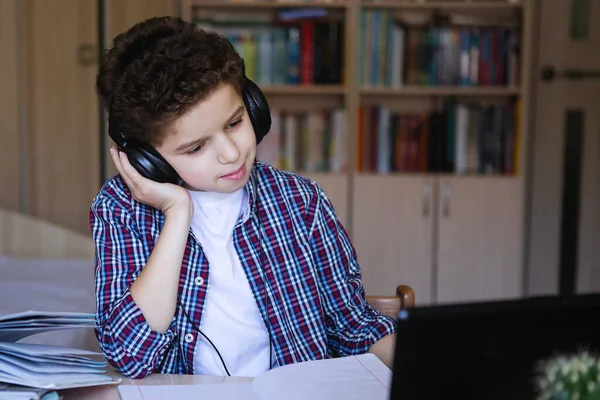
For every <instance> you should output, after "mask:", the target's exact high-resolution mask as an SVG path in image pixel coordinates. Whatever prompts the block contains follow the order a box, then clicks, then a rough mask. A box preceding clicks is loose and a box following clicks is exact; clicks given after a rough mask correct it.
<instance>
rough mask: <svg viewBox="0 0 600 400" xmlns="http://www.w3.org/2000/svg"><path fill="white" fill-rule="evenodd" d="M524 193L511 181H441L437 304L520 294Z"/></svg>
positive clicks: (461, 179)
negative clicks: (522, 194)
mask: <svg viewBox="0 0 600 400" xmlns="http://www.w3.org/2000/svg"><path fill="white" fill-rule="evenodd" d="M521 192H522V183H521V181H520V180H519V179H514V178H510V177H508V178H502V177H451V178H440V180H439V196H438V227H439V228H438V235H437V236H438V240H437V256H436V263H437V268H436V270H437V279H436V280H437V302H439V303H448V302H465V301H478V300H496V299H502V298H514V297H519V296H521V293H522V289H523V287H522V286H523V268H522V254H523V253H522V243H523V238H522V231H523V229H522V221H523V215H522V214H523V211H522V205H523V202H522V200H521V199H522V196H521Z"/></svg>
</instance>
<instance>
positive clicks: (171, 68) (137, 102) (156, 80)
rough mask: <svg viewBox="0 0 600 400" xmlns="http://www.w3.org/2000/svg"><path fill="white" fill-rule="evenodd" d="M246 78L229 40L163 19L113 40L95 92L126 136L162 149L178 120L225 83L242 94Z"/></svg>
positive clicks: (174, 20)
mask: <svg viewBox="0 0 600 400" xmlns="http://www.w3.org/2000/svg"><path fill="white" fill-rule="evenodd" d="M243 78H244V61H243V60H242V58H241V57H240V55H239V54H238V53H237V52H236V51H235V49H234V47H233V46H232V45H231V43H230V42H229V41H228V40H227V39H226V38H225V37H223V36H222V35H219V34H217V33H214V32H210V31H205V30H202V29H199V28H198V27H197V26H196V25H194V24H193V23H189V22H186V21H183V20H182V19H180V18H175V17H161V18H150V19H148V20H145V21H143V22H140V23H138V24H136V25H134V26H133V27H132V28H130V29H129V30H128V31H126V32H125V33H122V34H120V35H118V36H117V37H115V39H114V42H113V46H112V48H110V47H109V48H108V49H106V51H105V53H104V58H103V60H102V64H101V66H100V69H99V72H98V76H97V78H96V89H97V92H98V95H99V97H100V101H101V104H102V106H103V107H104V108H105V109H106V110H107V111H109V112H110V113H111V114H112V115H113V116H114V118H115V120H118V121H119V130H120V131H121V132H122V133H123V134H124V135H125V136H126V137H127V138H132V139H135V140H137V141H140V142H142V143H148V144H151V145H159V144H160V143H161V142H162V140H163V138H164V137H165V134H166V132H167V128H168V126H169V124H171V123H172V122H173V121H174V120H175V119H176V118H177V117H179V116H181V115H183V114H184V113H185V112H186V111H188V110H189V109H190V108H191V107H193V106H194V105H196V104H197V103H198V102H200V101H202V100H203V99H205V98H206V97H207V96H208V95H210V94H211V92H213V91H214V90H215V89H217V88H218V87H220V86H221V85H223V84H231V85H232V86H233V87H234V88H235V90H237V92H238V93H241V90H242V85H243V82H244V81H243Z"/></svg>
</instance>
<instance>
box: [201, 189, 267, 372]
mask: <svg viewBox="0 0 600 400" xmlns="http://www.w3.org/2000/svg"><path fill="white" fill-rule="evenodd" d="M190 195H191V197H192V200H193V203H194V217H193V219H192V225H191V227H192V232H193V233H194V236H195V237H196V238H197V239H198V241H199V242H200V244H201V245H202V250H203V252H204V254H205V255H206V258H207V259H208V263H209V277H208V283H207V285H208V287H207V295H206V300H205V304H204V310H203V313H202V321H201V325H200V329H201V331H202V333H204V334H205V335H206V336H207V337H208V338H209V339H210V340H211V341H212V342H213V344H214V345H215V347H216V348H217V349H218V351H219V352H220V353H221V356H222V357H223V361H225V365H226V366H227V369H228V370H229V373H230V374H231V375H232V376H251V377H254V376H257V375H259V374H260V373H262V372H264V371H266V370H268V369H269V367H270V366H269V352H270V350H271V349H270V347H271V346H270V343H269V334H268V331H267V328H266V327H265V324H264V322H263V320H262V318H261V316H260V313H259V311H258V306H257V304H256V301H255V299H254V296H253V295H252V292H251V290H250V285H249V283H248V279H247V278H246V274H245V273H244V270H243V268H242V265H241V263H240V260H239V258H238V255H237V252H236V250H235V247H234V244H233V229H234V227H235V225H236V222H237V221H238V219H239V217H240V215H242V214H243V213H244V212H245V211H246V210H247V208H248V199H247V194H246V191H245V189H244V188H242V189H240V190H238V191H236V192H234V193H227V194H221V193H212V192H198V191H190ZM194 372H195V374H198V375H220V376H224V375H227V373H226V372H225V369H224V368H223V364H222V363H221V360H220V358H219V356H218V354H217V352H216V351H215V349H214V348H213V347H212V346H211V344H210V343H209V342H208V341H207V340H206V339H205V338H204V337H203V336H202V335H200V334H198V340H197V342H196V349H195V353H194Z"/></svg>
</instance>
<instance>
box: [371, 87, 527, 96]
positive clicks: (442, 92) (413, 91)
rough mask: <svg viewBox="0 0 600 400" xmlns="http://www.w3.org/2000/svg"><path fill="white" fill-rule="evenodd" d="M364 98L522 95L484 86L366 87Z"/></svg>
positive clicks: (510, 89) (510, 90) (517, 89)
mask: <svg viewBox="0 0 600 400" xmlns="http://www.w3.org/2000/svg"><path fill="white" fill-rule="evenodd" d="M360 94H361V95H363V96H481V97H487V96H495V97H496V96H497V97H499V96H516V95H519V94H520V89H519V88H518V87H505V86H497V87H495V86H484V87H459V86H438V87H436V86H404V87H400V88H388V87H365V88H363V89H361V91H360Z"/></svg>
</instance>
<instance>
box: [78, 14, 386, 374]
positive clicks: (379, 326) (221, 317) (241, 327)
mask: <svg viewBox="0 0 600 400" xmlns="http://www.w3.org/2000/svg"><path fill="white" fill-rule="evenodd" d="M97 89H98V93H99V96H100V99H101V102H102V104H103V106H104V107H105V108H106V109H107V110H108V112H109V132H110V133H111V137H112V138H113V140H114V141H115V142H116V143H117V145H118V149H116V148H113V149H111V155H112V159H113V161H114V163H115V165H116V167H117V169H118V171H119V174H118V175H116V176H114V177H112V178H111V179H110V180H109V181H108V182H106V183H105V185H104V186H103V187H102V189H101V191H100V193H99V194H98V195H97V196H96V197H95V198H94V200H93V202H92V206H91V211H90V225H91V229H92V233H93V237H94V241H95V244H96V277H95V280H96V293H97V320H98V321H97V322H98V324H99V327H98V328H97V330H96V334H97V337H98V340H99V342H100V346H101V348H102V350H103V352H104V354H105V356H106V358H107V359H108V361H109V362H110V363H111V364H112V365H113V366H114V367H116V368H117V369H119V370H120V371H121V372H122V373H123V374H124V375H126V376H128V377H133V378H143V377H145V376H147V375H149V374H151V373H153V372H158V373H171V374H213V375H243V376H256V375H258V374H260V373H261V372H264V371H265V370H268V369H270V368H272V367H276V366H281V365H285V364H290V363H295V362H301V361H307V360H314V359H321V358H327V357H331V356H336V355H338V356H345V355H351V354H359V353H364V352H367V351H371V352H373V353H375V354H376V355H377V356H378V357H380V358H381V359H382V360H383V361H384V362H385V363H386V364H387V365H388V366H390V367H391V360H392V354H393V340H394V336H393V334H394V331H395V321H394V320H393V319H392V318H389V317H386V316H383V315H381V314H379V313H377V312H376V311H374V310H373V309H371V308H370V307H369V306H368V305H367V304H366V301H365V297H364V292H363V286H362V284H361V280H360V278H361V275H360V268H359V266H358V264H357V261H356V256H355V253H354V249H353V247H352V245H351V243H350V241H349V239H348V237H347V235H346V232H345V230H344V228H343V227H342V226H341V224H340V222H339V221H338V219H337V217H336V214H335V211H334V209H333V207H332V205H331V203H330V201H329V200H328V198H327V197H326V195H325V193H324V192H323V191H322V190H321V188H320V187H319V186H318V185H317V184H316V183H314V182H312V181H309V180H308V179H305V178H303V177H301V176H299V175H295V174H292V173H289V172H284V171H279V170H277V169H275V168H273V167H271V166H269V165H267V164H264V163H261V162H257V161H255V154H256V145H257V143H259V142H260V140H262V137H263V136H264V135H265V134H266V133H267V132H268V130H269V127H270V116H269V111H268V105H267V104H266V100H265V99H264V97H262V94H261V93H260V90H259V89H258V87H256V86H255V85H254V84H253V83H252V82H251V81H249V80H247V79H246V78H245V76H244V64H243V60H242V59H241V58H240V56H239V55H238V54H237V53H236V52H235V50H234V48H233V47H232V45H231V44H230V43H229V42H228V41H227V40H226V39H225V38H224V37H222V36H220V35H217V34H215V33H210V32H205V31H202V30H199V29H197V28H196V27H195V26H194V25H193V24H190V23H186V22H184V21H182V20H180V19H177V18H152V19H149V20H147V21H144V22H142V23H140V24H137V25H135V26H134V27H132V28H131V29H130V30H129V31H127V32H125V33H124V34H121V35H119V36H117V37H116V38H115V40H114V45H113V48H112V49H111V50H110V51H108V52H107V53H106V55H105V58H104V61H103V64H102V66H101V68H100V71H99V74H98V78H97ZM209 270H210V273H209Z"/></svg>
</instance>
